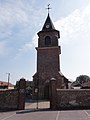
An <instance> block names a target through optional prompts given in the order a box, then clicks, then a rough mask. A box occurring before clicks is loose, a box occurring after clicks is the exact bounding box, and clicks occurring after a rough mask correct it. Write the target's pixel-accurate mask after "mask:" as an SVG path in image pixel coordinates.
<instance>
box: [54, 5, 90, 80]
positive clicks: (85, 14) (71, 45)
mask: <svg viewBox="0 0 90 120" xmlns="http://www.w3.org/2000/svg"><path fill="white" fill-rule="evenodd" d="M55 26H56V28H57V29H58V30H60V33H61V39H60V41H61V42H60V44H61V47H62V57H61V60H62V61H61V64H62V70H63V71H64V73H65V75H66V76H67V77H68V78H69V77H71V78H72V79H74V80H75V77H77V76H78V75H80V74H87V75H89V74H90V69H89V66H90V54H89V51H90V5H88V6H87V7H86V8H85V9H83V11H80V10H79V9H77V10H75V11H74V12H73V13H71V14H70V15H68V16H67V17H65V18H62V19H60V20H58V21H56V22H55Z"/></svg>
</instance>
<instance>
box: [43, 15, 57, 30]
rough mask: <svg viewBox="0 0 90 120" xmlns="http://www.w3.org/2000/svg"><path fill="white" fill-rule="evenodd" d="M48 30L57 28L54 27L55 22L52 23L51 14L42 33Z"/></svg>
mask: <svg viewBox="0 0 90 120" xmlns="http://www.w3.org/2000/svg"><path fill="white" fill-rule="evenodd" d="M48 30H55V27H54V25H53V22H52V20H51V18H50V16H49V13H48V16H47V18H46V21H45V23H44V26H43V28H42V31H48Z"/></svg>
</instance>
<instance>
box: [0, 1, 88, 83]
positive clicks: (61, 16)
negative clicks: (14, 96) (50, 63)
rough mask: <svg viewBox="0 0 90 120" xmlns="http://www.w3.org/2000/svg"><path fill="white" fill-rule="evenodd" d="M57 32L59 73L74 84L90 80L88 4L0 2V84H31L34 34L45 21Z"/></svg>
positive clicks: (35, 55)
mask: <svg viewBox="0 0 90 120" xmlns="http://www.w3.org/2000/svg"><path fill="white" fill-rule="evenodd" d="M48 4H50V7H51V8H52V9H51V10H50V17H51V19H52V21H53V24H54V26H55V28H56V29H57V30H59V31H60V39H59V45H60V46H61V55H60V69H61V72H62V73H63V74H64V76H65V77H67V78H68V79H70V80H71V81H75V79H76V77H78V76H79V75H88V76H90V53H89V52H90V0H56V1H55V0H0V81H7V77H8V76H7V73H10V82H11V83H13V84H16V81H18V80H19V79H20V78H22V77H24V78H25V79H26V80H32V79H33V78H32V76H33V75H34V74H35V72H36V67H37V64H36V62H37V54H36V50H35V47H36V46H37V39H38V36H37V32H39V31H40V30H41V29H42V27H43V25H44V22H45V20H46V17H47V9H46V8H47V5H48Z"/></svg>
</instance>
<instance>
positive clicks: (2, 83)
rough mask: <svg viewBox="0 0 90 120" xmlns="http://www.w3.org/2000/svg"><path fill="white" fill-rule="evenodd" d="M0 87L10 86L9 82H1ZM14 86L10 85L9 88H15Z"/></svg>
mask: <svg viewBox="0 0 90 120" xmlns="http://www.w3.org/2000/svg"><path fill="white" fill-rule="evenodd" d="M0 86H8V82H4V81H0ZM13 86H14V85H13V84H11V83H9V87H13Z"/></svg>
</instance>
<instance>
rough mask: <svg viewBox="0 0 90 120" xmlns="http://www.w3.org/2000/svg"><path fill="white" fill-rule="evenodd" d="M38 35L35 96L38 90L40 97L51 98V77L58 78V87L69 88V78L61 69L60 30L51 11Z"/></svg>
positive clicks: (34, 83) (34, 76)
mask: <svg viewBox="0 0 90 120" xmlns="http://www.w3.org/2000/svg"><path fill="white" fill-rule="evenodd" d="M37 35H38V47H36V51H37V71H36V73H35V74H34V75H33V96H35V95H36V92H38V98H39V99H49V93H50V90H49V83H50V80H51V79H55V80H56V88H57V89H68V79H67V78H66V77H65V76H64V75H63V74H62V73H61V69H60V54H61V46H59V38H60V32H59V31H58V30H56V29H55V27H54V24H53V22H52V20H51V17H50V14H49V12H48V15H47V18H46V20H45V23H44V25H43V27H42V30H41V31H39V32H38V33H37Z"/></svg>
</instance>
